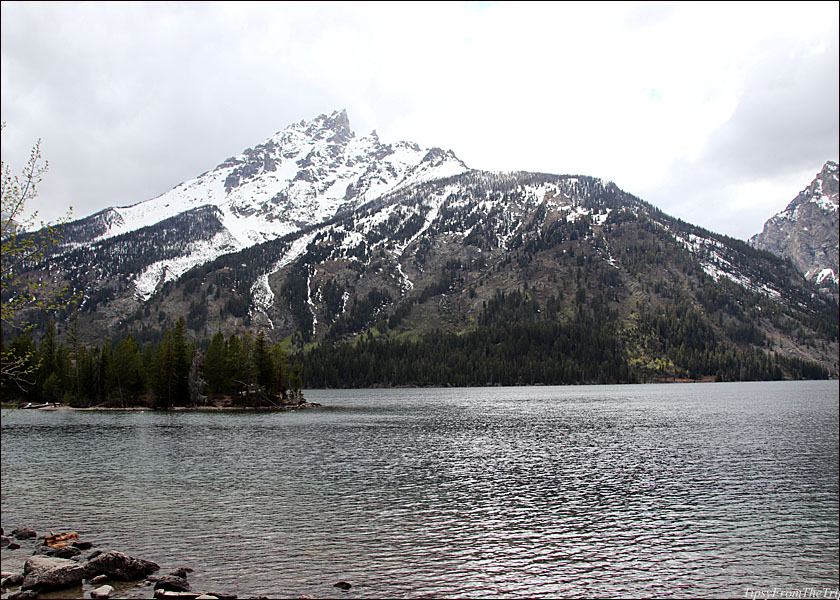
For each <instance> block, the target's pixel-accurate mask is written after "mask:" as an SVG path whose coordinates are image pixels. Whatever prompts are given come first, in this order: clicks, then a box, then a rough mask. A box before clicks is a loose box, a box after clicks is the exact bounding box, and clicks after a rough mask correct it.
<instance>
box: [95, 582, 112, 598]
mask: <svg viewBox="0 0 840 600" xmlns="http://www.w3.org/2000/svg"><path fill="white" fill-rule="evenodd" d="M113 593H114V588H112V587H111V586H110V585H103V586H101V587H98V588H96V589H95V590H93V591H92V592H91V593H90V597H91V598H110V597H111V594H113Z"/></svg>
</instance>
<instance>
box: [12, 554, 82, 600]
mask: <svg viewBox="0 0 840 600" xmlns="http://www.w3.org/2000/svg"><path fill="white" fill-rule="evenodd" d="M23 575H24V577H23V583H22V584H21V588H22V589H24V590H38V591H48V590H60V589H63V588H68V587H72V586H74V585H79V584H80V583H82V579H84V577H85V568H84V567H83V566H81V565H80V564H78V563H77V562H74V561H72V560H67V559H66V558H54V557H51V556H41V555H37V554H36V555H35V556H32V557H30V558H29V559H27V561H26V563H25V564H24V565H23Z"/></svg>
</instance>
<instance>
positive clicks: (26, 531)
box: [12, 527, 38, 540]
mask: <svg viewBox="0 0 840 600" xmlns="http://www.w3.org/2000/svg"><path fill="white" fill-rule="evenodd" d="M12 535H13V536H14V537H15V539H17V540H31V539H32V538H34V537H38V534H37V533H35V530H34V529H30V528H29V527H21V528H20V529H15V530H14V531H13V532H12Z"/></svg>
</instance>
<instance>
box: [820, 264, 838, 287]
mask: <svg viewBox="0 0 840 600" xmlns="http://www.w3.org/2000/svg"><path fill="white" fill-rule="evenodd" d="M826 279H829V280H831V281H833V282H834V283H835V284H836V283H838V281H837V273H835V272H834V269H828V268H826V269H823V270H822V271H820V272H819V274H818V275H817V277H816V279H815V281H816V282H817V285H820V284H822V282H823V281H825V280H826Z"/></svg>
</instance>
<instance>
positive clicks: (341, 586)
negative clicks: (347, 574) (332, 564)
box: [333, 581, 353, 590]
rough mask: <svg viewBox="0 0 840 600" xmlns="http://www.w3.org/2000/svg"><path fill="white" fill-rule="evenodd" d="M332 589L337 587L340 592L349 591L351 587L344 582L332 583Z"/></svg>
mask: <svg viewBox="0 0 840 600" xmlns="http://www.w3.org/2000/svg"><path fill="white" fill-rule="evenodd" d="M333 587H337V588H338V589H340V590H349V589H350V588H351V587H353V586H352V585H350V584H349V583H347V582H346V581H339V582H337V583H334V584H333Z"/></svg>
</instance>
